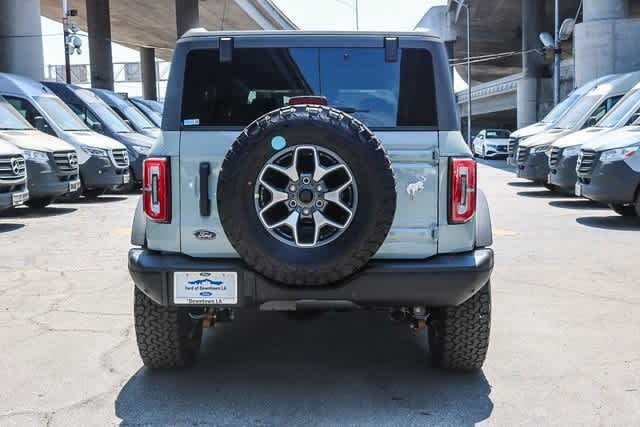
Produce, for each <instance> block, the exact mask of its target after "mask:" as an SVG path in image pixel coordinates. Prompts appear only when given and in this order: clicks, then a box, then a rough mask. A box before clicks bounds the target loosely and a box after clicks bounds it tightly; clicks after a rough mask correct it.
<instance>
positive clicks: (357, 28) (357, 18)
mask: <svg viewBox="0 0 640 427" xmlns="http://www.w3.org/2000/svg"><path fill="white" fill-rule="evenodd" d="M356 31H360V14H359V13H358V0H356Z"/></svg>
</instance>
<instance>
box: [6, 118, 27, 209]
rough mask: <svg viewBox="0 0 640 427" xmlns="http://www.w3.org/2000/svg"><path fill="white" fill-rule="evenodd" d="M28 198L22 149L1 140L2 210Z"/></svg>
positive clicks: (18, 204) (17, 204)
mask: <svg viewBox="0 0 640 427" xmlns="http://www.w3.org/2000/svg"><path fill="white" fill-rule="evenodd" d="M0 114H2V112H1V111H0ZM27 200H29V190H28V189H27V165H26V163H25V160H24V155H23V154H22V150H20V149H18V148H17V147H16V146H15V145H12V144H8V143H6V142H2V141H0V211H4V210H6V209H10V208H14V207H16V206H20V205H21V204H23V203H24V202H26V201H27Z"/></svg>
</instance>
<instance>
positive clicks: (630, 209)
mask: <svg viewBox="0 0 640 427" xmlns="http://www.w3.org/2000/svg"><path fill="white" fill-rule="evenodd" d="M609 208H610V209H611V210H612V211H614V212H615V213H617V214H618V215H622V216H626V217H634V216H638V210H637V209H636V206H634V205H609Z"/></svg>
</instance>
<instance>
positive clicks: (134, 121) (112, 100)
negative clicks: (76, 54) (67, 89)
mask: <svg viewBox="0 0 640 427" xmlns="http://www.w3.org/2000/svg"><path fill="white" fill-rule="evenodd" d="M92 91H93V92H94V93H95V94H96V95H98V96H99V97H100V99H102V100H103V101H104V102H106V103H107V105H108V106H109V107H111V109H112V110H113V111H115V112H116V113H118V115H119V116H120V118H121V119H122V120H124V121H125V122H127V124H128V125H129V126H131V127H132V128H133V129H134V130H135V131H136V132H138V133H140V134H142V135H145V136H148V137H149V138H153V139H154V140H155V139H156V138H157V137H158V136H159V135H160V128H158V126H156V125H154V124H153V123H152V122H151V121H150V120H149V119H147V117H146V116H145V115H144V114H142V113H141V112H140V110H138V107H136V106H135V105H134V104H133V103H132V102H131V101H130V100H128V99H125V98H123V95H119V94H117V93H115V92H112V91H110V90H106V89H92Z"/></svg>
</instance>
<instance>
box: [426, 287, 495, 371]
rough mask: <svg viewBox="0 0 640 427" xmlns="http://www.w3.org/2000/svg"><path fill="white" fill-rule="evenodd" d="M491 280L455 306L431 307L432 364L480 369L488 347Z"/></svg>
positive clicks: (442, 366)
mask: <svg viewBox="0 0 640 427" xmlns="http://www.w3.org/2000/svg"><path fill="white" fill-rule="evenodd" d="M490 329H491V283H490V282H487V284H486V285H484V287H483V288H482V289H480V291H478V293H476V294H475V295H474V296H472V297H471V298H469V299H468V300H467V301H465V302H464V303H462V304H461V305H459V306H457V307H444V308H438V309H435V310H434V311H433V312H432V313H431V317H430V318H429V326H428V333H429V348H430V351H431V357H432V362H433V364H434V365H435V366H437V367H439V368H443V369H447V370H451V371H460V372H468V371H474V370H477V369H480V368H482V365H483V363H484V361H485V358H486V355H487V349H488V348H489V332H490Z"/></svg>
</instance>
